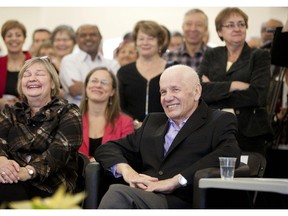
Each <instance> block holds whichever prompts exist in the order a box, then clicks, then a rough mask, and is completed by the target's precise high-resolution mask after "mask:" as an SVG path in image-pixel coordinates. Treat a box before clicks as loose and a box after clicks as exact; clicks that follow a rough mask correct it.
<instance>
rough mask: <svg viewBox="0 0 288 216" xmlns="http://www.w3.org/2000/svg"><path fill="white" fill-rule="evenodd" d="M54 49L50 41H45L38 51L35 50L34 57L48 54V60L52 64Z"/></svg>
mask: <svg viewBox="0 0 288 216" xmlns="http://www.w3.org/2000/svg"><path fill="white" fill-rule="evenodd" d="M55 55H56V54H55V49H54V47H53V45H52V43H51V41H45V42H44V43H43V44H41V45H40V47H39V49H38V51H37V52H36V57H42V56H48V57H49V59H50V61H51V62H52V63H53V64H54V58H55Z"/></svg>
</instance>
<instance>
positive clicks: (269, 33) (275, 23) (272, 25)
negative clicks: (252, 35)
mask: <svg viewBox="0 0 288 216" xmlns="http://www.w3.org/2000/svg"><path fill="white" fill-rule="evenodd" d="M277 27H283V23H282V22H281V21H280V20H276V19H269V20H268V21H266V22H264V23H263V24H262V26H261V41H262V44H261V48H262V49H268V50H270V49H271V43H272V40H273V36H274V32H275V30H276V28H277Z"/></svg>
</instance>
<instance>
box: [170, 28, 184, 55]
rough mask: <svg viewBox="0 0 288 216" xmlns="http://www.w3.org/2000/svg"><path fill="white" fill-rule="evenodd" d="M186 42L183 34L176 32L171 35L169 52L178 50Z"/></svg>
mask: <svg viewBox="0 0 288 216" xmlns="http://www.w3.org/2000/svg"><path fill="white" fill-rule="evenodd" d="M183 42H184V39H183V35H182V34H181V32H178V31H174V32H172V33H171V37H170V43H169V47H168V51H169V52H171V51H175V50H177V49H178V48H179V47H180V46H181V45H182V44H183Z"/></svg>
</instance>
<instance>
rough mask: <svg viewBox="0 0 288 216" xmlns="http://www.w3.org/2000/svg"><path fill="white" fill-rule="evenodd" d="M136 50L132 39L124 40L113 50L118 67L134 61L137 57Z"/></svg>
mask: <svg viewBox="0 0 288 216" xmlns="http://www.w3.org/2000/svg"><path fill="white" fill-rule="evenodd" d="M137 57H138V55H137V50H136V46H135V42H134V41H130V40H124V41H122V42H121V43H120V44H119V46H118V47H117V48H116V50H115V59H116V60H117V61H118V63H119V65H120V67H122V66H124V65H126V64H129V63H131V62H135V61H136V59H137Z"/></svg>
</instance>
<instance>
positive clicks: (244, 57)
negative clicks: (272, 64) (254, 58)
mask: <svg viewBox="0 0 288 216" xmlns="http://www.w3.org/2000/svg"><path fill="white" fill-rule="evenodd" d="M249 52H250V48H249V47H248V45H247V44H246V43H245V45H244V47H243V50H242V52H241V54H240V56H239V59H238V60H237V61H236V62H235V63H234V64H232V66H231V68H230V69H229V70H228V72H227V73H233V72H234V71H239V70H240V69H241V68H242V67H245V66H246V65H247V64H248V63H249V58H250V57H249V56H250V54H249ZM245 62H246V63H245Z"/></svg>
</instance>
